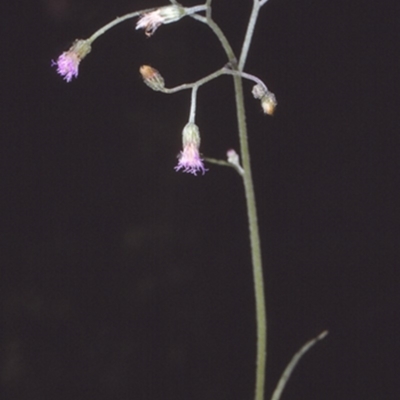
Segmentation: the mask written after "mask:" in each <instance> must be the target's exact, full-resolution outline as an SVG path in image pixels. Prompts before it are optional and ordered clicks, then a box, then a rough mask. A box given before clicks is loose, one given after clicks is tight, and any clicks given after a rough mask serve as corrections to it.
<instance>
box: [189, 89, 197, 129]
mask: <svg viewBox="0 0 400 400" xmlns="http://www.w3.org/2000/svg"><path fill="white" fill-rule="evenodd" d="M198 88H199V86H194V87H193V89H192V96H191V98H190V114H189V122H191V123H193V124H194V120H195V118H196V105H197V89H198Z"/></svg>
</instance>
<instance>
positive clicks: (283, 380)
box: [271, 331, 328, 400]
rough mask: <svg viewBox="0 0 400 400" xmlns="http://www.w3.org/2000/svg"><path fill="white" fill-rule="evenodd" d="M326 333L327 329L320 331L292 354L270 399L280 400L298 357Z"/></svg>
mask: <svg viewBox="0 0 400 400" xmlns="http://www.w3.org/2000/svg"><path fill="white" fill-rule="evenodd" d="M327 334H328V331H323V332H322V333H320V334H319V335H318V336H317V337H315V338H314V339H311V340H309V341H308V342H307V343H306V344H305V345H304V346H302V348H301V349H300V350H299V351H298V352H297V353H296V354H295V355H294V356H293V358H292V359H291V360H290V363H289V364H288V365H287V367H286V368H285V370H284V371H283V374H282V376H281V379H279V382H278V385H277V386H276V389H275V390H274V393H273V394H272V397H271V400H280V398H281V395H282V392H283V389H284V388H285V386H286V384H287V382H288V380H289V378H290V376H291V374H292V372H293V370H294V369H295V367H296V365H297V364H298V362H299V361H300V359H301V358H302V357H303V356H304V354H305V353H306V352H307V351H308V350H310V348H311V347H312V346H314V345H315V344H316V343H317V342H318V341H320V340H322V339H324V338H325V336H326V335H327Z"/></svg>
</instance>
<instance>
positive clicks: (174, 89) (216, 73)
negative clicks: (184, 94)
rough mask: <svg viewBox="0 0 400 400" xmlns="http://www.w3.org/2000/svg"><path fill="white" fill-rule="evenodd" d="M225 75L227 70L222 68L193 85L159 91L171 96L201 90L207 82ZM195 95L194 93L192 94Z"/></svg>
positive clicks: (186, 84)
mask: <svg viewBox="0 0 400 400" xmlns="http://www.w3.org/2000/svg"><path fill="white" fill-rule="evenodd" d="M224 74H225V70H224V68H221V69H219V70H217V71H215V72H213V73H211V74H210V75H207V76H205V77H204V78H201V79H199V80H198V81H196V82H192V83H184V84H182V85H179V86H175V87H173V88H162V89H159V91H160V92H162V93H166V94H171V93H176V92H180V91H181V90H188V89H194V88H196V90H197V88H199V87H200V86H202V85H204V84H206V83H207V82H210V81H212V80H213V79H216V78H218V77H219V76H221V75H224ZM192 95H193V93H192Z"/></svg>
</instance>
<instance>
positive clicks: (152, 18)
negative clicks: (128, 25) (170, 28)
mask: <svg viewBox="0 0 400 400" xmlns="http://www.w3.org/2000/svg"><path fill="white" fill-rule="evenodd" d="M184 15H185V9H184V8H183V7H181V6H178V5H170V6H165V7H161V8H158V9H157V10H154V11H151V12H148V13H145V14H143V15H141V16H140V18H139V20H138V22H137V24H136V29H144V32H145V34H146V36H148V37H150V36H151V35H153V33H154V32H155V31H156V30H157V28H158V27H159V26H160V25H163V24H170V23H171V22H175V21H178V20H180V19H181V18H182V17H183V16H184Z"/></svg>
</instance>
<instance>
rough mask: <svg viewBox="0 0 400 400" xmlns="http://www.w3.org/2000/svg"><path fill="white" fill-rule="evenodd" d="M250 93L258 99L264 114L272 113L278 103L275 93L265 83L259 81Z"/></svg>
mask: <svg viewBox="0 0 400 400" xmlns="http://www.w3.org/2000/svg"><path fill="white" fill-rule="evenodd" d="M252 93H253V96H254V98H255V99H260V101H261V107H262V109H263V111H264V114H268V115H274V112H275V108H276V106H277V104H278V102H277V101H276V97H275V95H274V94H273V93H272V92H270V91H269V90H268V89H267V87H266V86H265V85H261V84H259V83H258V84H257V85H255V86H254V87H253V90H252Z"/></svg>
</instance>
